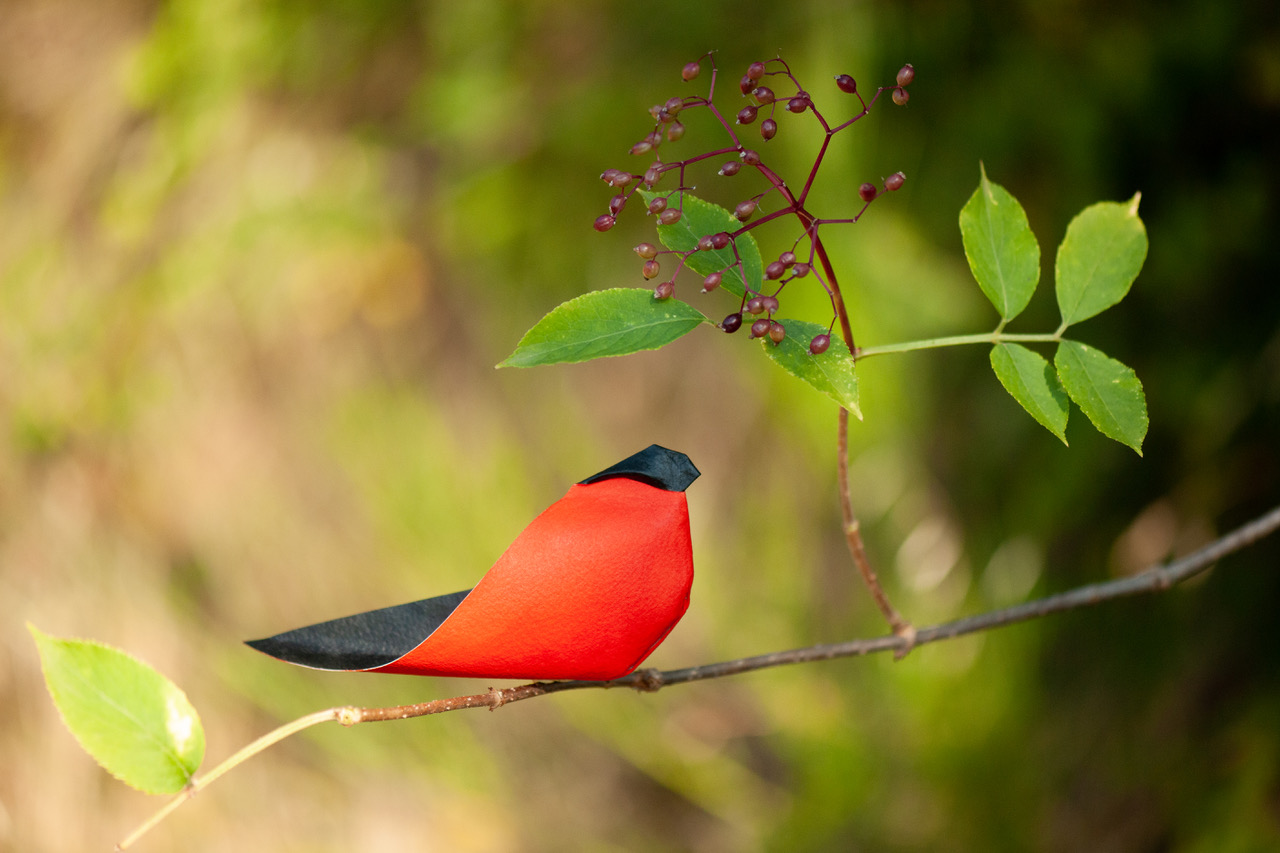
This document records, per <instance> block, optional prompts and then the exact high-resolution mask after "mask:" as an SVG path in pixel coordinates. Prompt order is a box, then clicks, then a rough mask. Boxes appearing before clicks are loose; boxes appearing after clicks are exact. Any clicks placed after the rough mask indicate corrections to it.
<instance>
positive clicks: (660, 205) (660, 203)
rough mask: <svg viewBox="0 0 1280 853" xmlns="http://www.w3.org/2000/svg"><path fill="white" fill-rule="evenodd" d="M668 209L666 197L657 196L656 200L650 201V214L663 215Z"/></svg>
mask: <svg viewBox="0 0 1280 853" xmlns="http://www.w3.org/2000/svg"><path fill="white" fill-rule="evenodd" d="M666 209H667V199H666V196H657V197H656V198H651V199H649V212H650V213H652V214H655V215H656V214H659V213H661V212H662V211H664V210H666Z"/></svg>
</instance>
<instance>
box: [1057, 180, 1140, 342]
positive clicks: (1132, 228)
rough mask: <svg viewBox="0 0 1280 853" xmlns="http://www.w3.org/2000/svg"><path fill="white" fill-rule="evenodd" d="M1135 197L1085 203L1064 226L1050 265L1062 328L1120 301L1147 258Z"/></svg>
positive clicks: (1137, 197) (1137, 198)
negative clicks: (1116, 200)
mask: <svg viewBox="0 0 1280 853" xmlns="http://www.w3.org/2000/svg"><path fill="white" fill-rule="evenodd" d="M1141 197H1142V194H1141V193H1138V194H1136V195H1134V197H1133V198H1131V199H1130V200H1129V201H1128V202H1125V203H1124V204H1119V203H1117V202H1114V201H1104V202H1100V203H1098V204H1095V205H1091V206H1090V207H1086V208H1085V209H1084V210H1082V211H1080V213H1079V214H1078V215H1077V216H1076V218H1075V219H1073V220H1071V224H1070V225H1068V226H1067V235H1066V237H1064V238H1063V239H1062V245H1061V246H1059V247H1058V259H1057V262H1056V265H1055V274H1056V276H1057V292H1058V310H1060V311H1061V312H1062V328H1063V329H1065V328H1066V327H1067V326H1070V325H1071V324H1072V323H1079V322H1080V321H1081V320H1086V319H1088V318H1089V317H1092V316H1093V315H1095V314H1098V313H1101V312H1102V311H1105V310H1106V309H1108V308H1110V307H1111V306H1112V305H1115V304H1116V303H1117V302H1119V301H1120V300H1121V299H1124V297H1125V294H1127V293H1128V292H1129V287H1130V286H1131V285H1132V284H1133V280H1134V279H1135V278H1137V277H1138V273H1139V272H1140V271H1141V270H1142V263H1143V261H1145V260H1146V257H1147V229H1146V228H1145V227H1143V225H1142V220H1141V219H1139V218H1138V201H1139V199H1141Z"/></svg>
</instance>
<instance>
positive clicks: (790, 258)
mask: <svg viewBox="0 0 1280 853" xmlns="http://www.w3.org/2000/svg"><path fill="white" fill-rule="evenodd" d="M778 260H780V261H782V264H783V266H787V267H790V266H792V265H793V264H795V262H796V253H795V252H783V253H782V254H781V255H778Z"/></svg>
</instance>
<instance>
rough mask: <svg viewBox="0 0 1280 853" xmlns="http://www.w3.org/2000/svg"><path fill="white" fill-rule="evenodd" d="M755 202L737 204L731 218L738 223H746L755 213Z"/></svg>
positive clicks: (747, 201) (749, 200)
mask: <svg viewBox="0 0 1280 853" xmlns="http://www.w3.org/2000/svg"><path fill="white" fill-rule="evenodd" d="M756 206H757V204H756V202H755V201H752V200H751V199H747V200H746V201H740V202H738V206H737V207H735V208H734V209H733V218H734V219H736V220H738V221H739V222H746V221H747V220H748V219H750V218H751V214H753V213H755V212H756Z"/></svg>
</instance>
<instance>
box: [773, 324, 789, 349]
mask: <svg viewBox="0 0 1280 853" xmlns="http://www.w3.org/2000/svg"><path fill="white" fill-rule="evenodd" d="M786 336H787V330H786V328H784V327H783V325H782V324H781V323H774V324H773V325H771V326H769V340H771V341H773V345H774V346H777V345H778V344H780V343H782V339H783V338H785V337H786Z"/></svg>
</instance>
